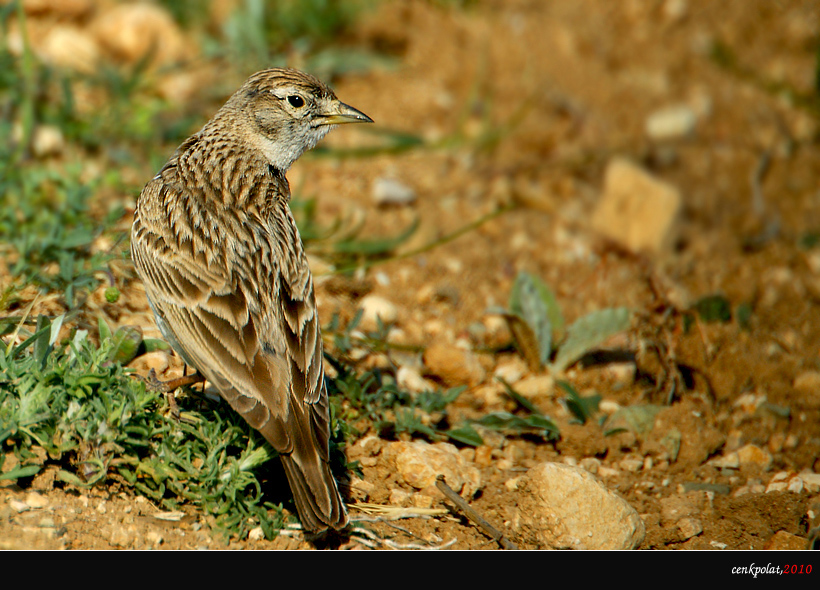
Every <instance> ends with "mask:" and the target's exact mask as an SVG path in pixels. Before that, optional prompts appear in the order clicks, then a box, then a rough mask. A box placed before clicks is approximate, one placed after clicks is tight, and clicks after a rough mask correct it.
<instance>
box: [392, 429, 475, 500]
mask: <svg viewBox="0 0 820 590" xmlns="http://www.w3.org/2000/svg"><path fill="white" fill-rule="evenodd" d="M386 453H387V455H388V456H392V457H394V458H395V463H396V471H397V473H398V475H399V476H400V477H401V478H402V479H403V480H404V481H405V482H406V483H407V484H408V485H410V486H412V487H414V488H416V489H417V490H423V489H425V488H428V487H431V486H434V485H435V483H436V477H437V476H438V475H439V474H441V475H443V476H444V479H445V481H446V482H447V485H448V486H450V487H451V488H453V490H455V491H456V493H459V494H461V495H463V496H464V497H467V498H471V497H472V496H473V495H474V494H475V493H476V492H477V491H478V490H479V489H481V473H480V472H479V471H478V469H477V468H476V467H475V466H474V465H472V464H471V463H468V462H466V461H465V460H464V458H463V457H462V456H461V454H460V453H459V452H458V449H457V448H456V447H455V446H454V445H451V444H450V443H436V444H432V445H431V444H429V443H427V442H424V441H416V442H404V441H400V442H395V443H391V444H390V445H388V447H387V449H386Z"/></svg>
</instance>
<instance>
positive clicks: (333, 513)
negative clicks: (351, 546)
mask: <svg viewBox="0 0 820 590" xmlns="http://www.w3.org/2000/svg"><path fill="white" fill-rule="evenodd" d="M313 451H314V452H312V453H311V452H310V450H308V452H307V453H299V449H298V447H297V448H296V449H294V452H293V453H291V454H287V455H280V457H281V459H282V465H283V466H284V467H285V474H286V475H287V476H288V483H289V484H290V490H291V492H292V493H293V499H294V501H295V502H296V510H297V511H298V512H299V520H301V521H302V526H303V527H304V529H305V530H306V531H309V532H318V531H322V530H325V529H327V528H333V529H337V530H338V529H343V528H344V527H345V526H347V523H348V519H347V510H346V509H345V505H344V501H343V500H342V496H341V495H340V494H339V488H338V487H337V485H336V479H335V478H334V477H333V474H332V473H331V472H330V466H329V465H328V464H327V462H325V461H323V460H322V458H321V457H320V456H319V454H318V453H317V452H315V450H313ZM302 455H307V457H305V456H302Z"/></svg>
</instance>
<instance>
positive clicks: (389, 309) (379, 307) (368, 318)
mask: <svg viewBox="0 0 820 590" xmlns="http://www.w3.org/2000/svg"><path fill="white" fill-rule="evenodd" d="M359 309H361V310H362V321H361V323H360V324H359V326H360V327H361V329H362V330H376V329H377V328H378V322H377V321H376V318H381V321H382V324H392V323H394V322H395V321H396V320H397V319H398V317H399V312H398V309H397V308H396V306H395V305H393V303H391V302H390V301H388V300H387V299H385V298H384V297H379V296H378V295H368V296H367V297H364V298H362V300H361V302H359Z"/></svg>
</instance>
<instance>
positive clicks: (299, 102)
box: [288, 94, 305, 109]
mask: <svg viewBox="0 0 820 590" xmlns="http://www.w3.org/2000/svg"><path fill="white" fill-rule="evenodd" d="M288 102H289V103H290V106H292V107H294V108H297V109H299V108H302V107H303V106H305V99H304V98H302V97H301V96H299V95H298V94H293V95H291V96H288Z"/></svg>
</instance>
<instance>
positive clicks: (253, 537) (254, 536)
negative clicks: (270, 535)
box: [248, 526, 265, 541]
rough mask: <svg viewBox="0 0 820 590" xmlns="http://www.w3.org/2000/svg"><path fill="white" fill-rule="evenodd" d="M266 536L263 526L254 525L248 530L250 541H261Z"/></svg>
mask: <svg viewBox="0 0 820 590" xmlns="http://www.w3.org/2000/svg"><path fill="white" fill-rule="evenodd" d="M264 538H265V532H264V531H263V530H262V527H261V526H258V527H254V528H252V529H251V530H250V531H249V532H248V541H261V540H262V539H264Z"/></svg>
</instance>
